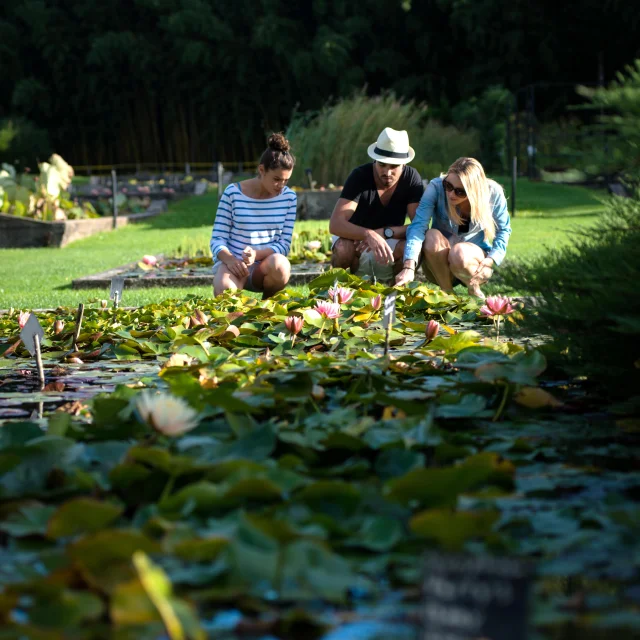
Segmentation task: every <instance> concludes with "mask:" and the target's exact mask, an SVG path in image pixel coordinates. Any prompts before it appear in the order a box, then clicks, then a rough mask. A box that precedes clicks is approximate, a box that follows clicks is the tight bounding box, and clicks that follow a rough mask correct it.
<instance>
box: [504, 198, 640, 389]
mask: <svg viewBox="0 0 640 640" xmlns="http://www.w3.org/2000/svg"><path fill="white" fill-rule="evenodd" d="M639 243H640V189H638V188H637V185H636V187H635V197H633V198H620V197H617V196H612V197H610V198H608V199H607V201H606V211H605V213H604V214H603V215H602V218H601V220H600V221H599V222H598V223H597V225H596V226H594V227H592V228H590V229H589V230H587V231H584V232H580V234H579V235H577V237H576V238H575V239H574V241H573V243H572V244H571V245H569V246H568V247H566V248H563V249H559V250H554V251H551V252H549V253H547V254H545V256H544V257H543V258H536V259H534V260H531V261H527V262H520V263H517V264H513V265H510V266H507V267H505V269H504V271H503V277H504V282H505V284H506V285H507V286H512V287H514V288H517V289H526V290H529V291H530V292H531V293H532V295H535V296H539V297H540V299H541V300H540V304H539V305H537V306H536V307H535V308H534V309H532V312H531V313H529V314H528V315H527V317H526V319H525V329H529V330H531V331H534V332H540V333H544V334H549V335H551V336H553V338H554V340H553V343H552V353H551V355H552V356H554V358H555V360H556V362H557V363H559V364H561V365H562V366H563V367H564V368H565V369H566V370H567V371H569V372H570V373H572V374H574V375H586V376H587V377H588V378H590V379H591V380H592V381H593V382H595V383H597V384H598V385H601V387H602V389H603V390H606V391H607V393H608V394H609V395H611V396H613V397H620V396H621V397H628V396H629V395H631V394H632V393H635V394H637V393H638V383H640V296H638V295H637V291H636V284H637V282H638V279H639V278H640V251H638V244H639Z"/></svg>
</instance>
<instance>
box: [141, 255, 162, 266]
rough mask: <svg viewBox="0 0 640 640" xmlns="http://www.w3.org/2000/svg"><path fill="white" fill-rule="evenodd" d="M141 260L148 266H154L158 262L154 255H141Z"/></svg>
mask: <svg viewBox="0 0 640 640" xmlns="http://www.w3.org/2000/svg"><path fill="white" fill-rule="evenodd" d="M142 262H144V263H145V264H148V265H149V266H150V267H155V266H156V264H158V258H156V257H155V256H142Z"/></svg>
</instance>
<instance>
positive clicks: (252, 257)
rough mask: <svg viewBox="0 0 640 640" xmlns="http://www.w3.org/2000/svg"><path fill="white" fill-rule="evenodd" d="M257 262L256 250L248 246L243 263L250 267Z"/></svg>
mask: <svg viewBox="0 0 640 640" xmlns="http://www.w3.org/2000/svg"><path fill="white" fill-rule="evenodd" d="M255 261H256V250H255V249H254V248H253V247H249V246H246V247H245V248H244V251H243V252H242V262H244V263H245V264H246V265H247V266H248V267H250V266H251V265H252V264H253V263H254V262H255Z"/></svg>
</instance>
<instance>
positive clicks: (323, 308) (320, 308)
mask: <svg viewBox="0 0 640 640" xmlns="http://www.w3.org/2000/svg"><path fill="white" fill-rule="evenodd" d="M316 311H317V312H318V313H319V314H320V315H321V316H322V317H323V318H328V319H330V320H331V319H334V318H339V317H340V305H339V304H338V303H337V302H326V301H325V300H318V302H316Z"/></svg>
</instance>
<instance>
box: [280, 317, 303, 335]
mask: <svg viewBox="0 0 640 640" xmlns="http://www.w3.org/2000/svg"><path fill="white" fill-rule="evenodd" d="M284 325H285V327H287V329H288V330H289V333H292V334H293V335H294V336H295V335H297V334H298V333H300V332H301V331H302V327H303V326H304V319H303V318H301V317H300V316H288V317H287V318H285V321H284Z"/></svg>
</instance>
